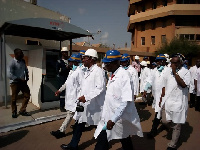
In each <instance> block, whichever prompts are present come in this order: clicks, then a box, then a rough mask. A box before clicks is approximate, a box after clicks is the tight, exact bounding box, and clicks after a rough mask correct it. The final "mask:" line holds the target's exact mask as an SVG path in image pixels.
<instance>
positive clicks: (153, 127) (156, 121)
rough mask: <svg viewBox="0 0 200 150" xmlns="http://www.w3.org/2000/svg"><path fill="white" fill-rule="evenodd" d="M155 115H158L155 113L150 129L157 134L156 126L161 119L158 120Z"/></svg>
mask: <svg viewBox="0 0 200 150" xmlns="http://www.w3.org/2000/svg"><path fill="white" fill-rule="evenodd" d="M157 115H158V113H157V112H156V114H155V117H154V120H153V124H152V128H151V132H157V129H158V126H159V124H160V121H161V119H158V118H157Z"/></svg>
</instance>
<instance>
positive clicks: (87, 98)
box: [61, 49, 106, 150]
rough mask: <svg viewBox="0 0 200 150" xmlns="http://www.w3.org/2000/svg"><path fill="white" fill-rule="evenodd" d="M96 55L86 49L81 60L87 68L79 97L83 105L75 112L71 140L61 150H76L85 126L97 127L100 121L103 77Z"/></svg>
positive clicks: (103, 88) (103, 95) (102, 100)
mask: <svg viewBox="0 0 200 150" xmlns="http://www.w3.org/2000/svg"><path fill="white" fill-rule="evenodd" d="M97 58H98V55H97V51H96V50H94V49H88V50H87V51H86V52H85V55H84V56H83V58H82V61H83V64H84V66H85V67H87V70H86V72H85V75H84V77H83V80H82V86H81V96H80V97H79V98H78V100H79V102H80V103H82V104H83V106H84V110H83V112H76V114H75V119H76V120H77V121H76V123H75V125H74V128H73V136H72V140H71V142H70V143H69V144H67V145H65V144H62V145H61V148H62V149H63V150H76V149H78V143H79V141H80V138H81V135H82V131H83V129H84V127H85V124H86V123H87V124H89V125H97V124H98V123H99V121H100V117H101V112H102V107H103V103H104V100H105V89H106V86H105V75H104V72H103V70H102V69H101V68H99V67H98V66H97V64H96V61H97Z"/></svg>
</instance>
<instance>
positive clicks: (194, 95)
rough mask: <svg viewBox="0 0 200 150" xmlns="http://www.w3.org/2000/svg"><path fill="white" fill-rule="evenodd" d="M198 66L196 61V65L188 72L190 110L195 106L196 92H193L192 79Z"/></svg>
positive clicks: (198, 61) (198, 62)
mask: <svg viewBox="0 0 200 150" xmlns="http://www.w3.org/2000/svg"><path fill="white" fill-rule="evenodd" d="M199 64H200V59H197V61H196V65H194V66H193V67H191V68H190V69H189V71H190V75H191V80H190V89H189V92H190V108H192V107H194V106H195V99H196V91H195V85H194V78H195V75H196V72H197V69H198V68H197V66H198V65H199Z"/></svg>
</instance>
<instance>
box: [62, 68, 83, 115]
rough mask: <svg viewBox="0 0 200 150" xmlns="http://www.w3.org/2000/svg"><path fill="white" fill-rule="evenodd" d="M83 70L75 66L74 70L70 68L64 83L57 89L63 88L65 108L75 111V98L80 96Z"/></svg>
mask: <svg viewBox="0 0 200 150" xmlns="http://www.w3.org/2000/svg"><path fill="white" fill-rule="evenodd" d="M83 75H84V73H83V71H82V69H81V68H80V67H77V69H76V70H75V71H73V70H71V71H70V73H69V75H68V77H67V80H66V81H65V84H63V85H62V87H61V88H60V89H59V91H60V92H61V91H63V90H65V109H66V110H69V111H72V112H75V111H76V106H77V103H76V101H77V99H78V98H79V97H80V92H81V83H82V79H83Z"/></svg>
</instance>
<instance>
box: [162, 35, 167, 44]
mask: <svg viewBox="0 0 200 150" xmlns="http://www.w3.org/2000/svg"><path fill="white" fill-rule="evenodd" d="M161 42H162V44H163V43H166V42H167V39H166V35H161Z"/></svg>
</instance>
